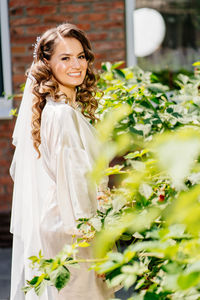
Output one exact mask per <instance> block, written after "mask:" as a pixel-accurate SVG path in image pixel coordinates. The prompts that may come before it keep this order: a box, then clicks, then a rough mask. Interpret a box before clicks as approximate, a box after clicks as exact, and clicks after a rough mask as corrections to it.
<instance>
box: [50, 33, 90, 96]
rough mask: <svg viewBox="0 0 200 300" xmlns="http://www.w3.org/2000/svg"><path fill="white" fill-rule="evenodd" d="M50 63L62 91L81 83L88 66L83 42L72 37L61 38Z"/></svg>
mask: <svg viewBox="0 0 200 300" xmlns="http://www.w3.org/2000/svg"><path fill="white" fill-rule="evenodd" d="M48 63H49V65H50V67H51V70H52V73H53V76H54V77H55V79H56V80H57V82H58V84H59V86H60V89H61V90H62V91H65V90H66V89H74V88H75V87H76V86H78V85H80V84H81V83H82V82H83V80H84V78H85V75H86V71H87V67H88V62H87V60H86V57H85V53H84V49H83V46H82V44H81V42H80V41H79V40H77V39H75V38H71V37H69V38H68V37H67V38H63V39H61V40H59V42H58V43H57V44H56V46H55V49H54V53H53V55H52V57H51V59H50V61H49V62H48Z"/></svg>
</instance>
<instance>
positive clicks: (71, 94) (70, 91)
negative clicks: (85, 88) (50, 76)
mask: <svg viewBox="0 0 200 300" xmlns="http://www.w3.org/2000/svg"><path fill="white" fill-rule="evenodd" d="M59 88H60V91H61V92H63V93H64V94H65V95H66V96H67V99H68V100H69V103H70V104H73V103H75V102H76V88H74V87H72V88H70V87H65V86H62V85H59Z"/></svg>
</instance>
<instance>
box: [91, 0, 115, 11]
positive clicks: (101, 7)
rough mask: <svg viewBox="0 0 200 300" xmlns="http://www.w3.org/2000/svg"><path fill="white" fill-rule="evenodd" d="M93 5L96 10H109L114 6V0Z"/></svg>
mask: <svg viewBox="0 0 200 300" xmlns="http://www.w3.org/2000/svg"><path fill="white" fill-rule="evenodd" d="M92 6H93V9H94V11H107V10H109V9H110V8H113V1H109V2H99V3H93V5H92Z"/></svg>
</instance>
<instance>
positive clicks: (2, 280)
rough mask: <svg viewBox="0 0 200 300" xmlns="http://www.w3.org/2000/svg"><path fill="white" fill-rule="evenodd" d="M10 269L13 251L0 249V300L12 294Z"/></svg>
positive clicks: (121, 293)
mask: <svg viewBox="0 0 200 300" xmlns="http://www.w3.org/2000/svg"><path fill="white" fill-rule="evenodd" d="M10 269H11V249H10V248H0V300H8V299H9V293H10ZM130 296H131V292H126V293H125V292H124V291H123V290H120V291H118V292H117V293H116V298H120V299H122V300H125V299H127V298H129V297H130Z"/></svg>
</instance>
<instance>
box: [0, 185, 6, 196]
mask: <svg viewBox="0 0 200 300" xmlns="http://www.w3.org/2000/svg"><path fill="white" fill-rule="evenodd" d="M4 194H5V189H4V186H3V185H0V195H4Z"/></svg>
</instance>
